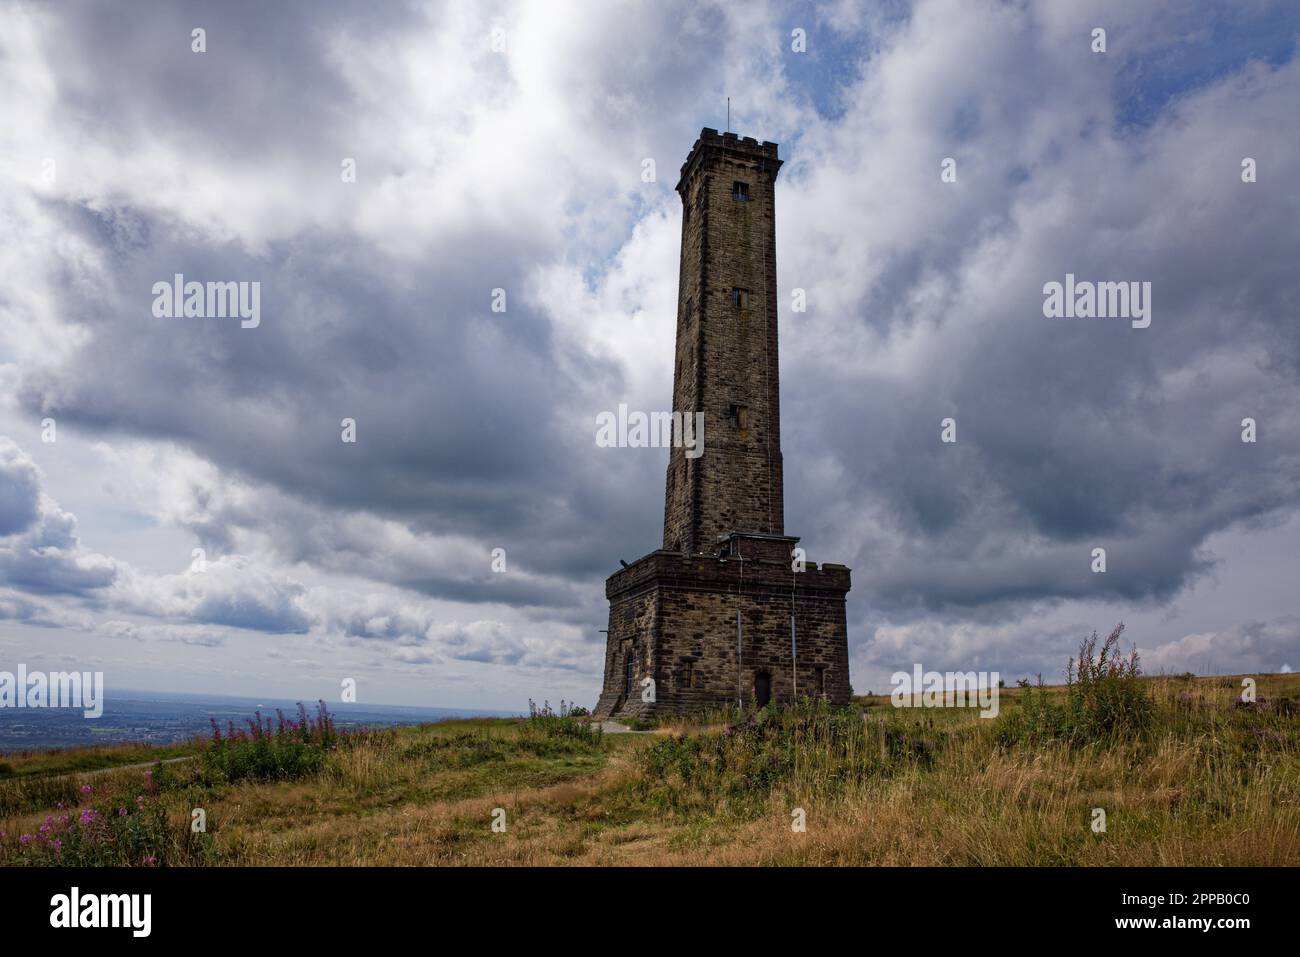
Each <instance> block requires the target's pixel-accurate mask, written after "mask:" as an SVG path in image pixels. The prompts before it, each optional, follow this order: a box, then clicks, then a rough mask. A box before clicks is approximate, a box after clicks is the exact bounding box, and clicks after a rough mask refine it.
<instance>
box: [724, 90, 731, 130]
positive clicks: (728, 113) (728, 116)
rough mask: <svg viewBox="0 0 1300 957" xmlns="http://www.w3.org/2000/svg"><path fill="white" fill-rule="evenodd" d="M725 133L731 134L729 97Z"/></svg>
mask: <svg viewBox="0 0 1300 957" xmlns="http://www.w3.org/2000/svg"><path fill="white" fill-rule="evenodd" d="M724 132H727V133H730V132H731V97H727V128H726V130H725V131H724Z"/></svg>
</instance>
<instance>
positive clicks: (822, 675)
mask: <svg viewBox="0 0 1300 957" xmlns="http://www.w3.org/2000/svg"><path fill="white" fill-rule="evenodd" d="M816 668H817V693H818V694H820V695H824V694H825V693H826V666H825V665H817V666H816Z"/></svg>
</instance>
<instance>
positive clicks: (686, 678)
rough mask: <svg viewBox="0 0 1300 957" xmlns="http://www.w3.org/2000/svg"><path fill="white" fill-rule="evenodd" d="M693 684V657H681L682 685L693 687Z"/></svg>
mask: <svg viewBox="0 0 1300 957" xmlns="http://www.w3.org/2000/svg"><path fill="white" fill-rule="evenodd" d="M694 686H695V659H694V658H683V659H682V687H683V688H693V687H694Z"/></svg>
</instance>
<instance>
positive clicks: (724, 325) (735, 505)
mask: <svg viewBox="0 0 1300 957" xmlns="http://www.w3.org/2000/svg"><path fill="white" fill-rule="evenodd" d="M780 169H781V160H780V159H779V158H778V157H777V147H776V144H775V143H767V142H764V143H759V142H757V141H756V140H754V139H751V138H750V137H744V138H741V137H738V136H737V135H736V134H734V133H723V134H719V133H718V131H717V130H711V129H707V128H706V129H704V130H702V131H701V132H700V137H699V139H698V140H696V141H695V145H694V147H692V149H691V152H690V155H689V156H688V157H687V158H686V162H685V164H684V165H683V166H682V173H681V179H680V180H679V182H678V183H677V192H678V194H679V195H680V196H681V200H682V246H681V266H680V273H679V277H678V297H677V350H676V365H675V368H674V374H673V411H674V412H680V413H682V414H683V416H684V417H691V419H692V421H695V414H696V413H702V414H703V423H704V428H703V433H702V436H701V435H697V436H696V439H697V440H699V441H700V442H701V445H702V452H699V450H698V449H697V450H696V451H697V452H698V453H699V454H696V455H694V456H693V455H691V454H688V449H687V448H685V447H682V446H680V445H676V444H675V445H674V447H673V448H672V451H671V452H670V453H669V459H668V475H667V482H666V487H665V492H664V539H663V547H662V548H660V549H658V550H656V551H654V552H651V553H650V554H649V555H646V556H645V557H643V558H641V559H639V560H638V561H636V562H634V563H632V564H631V565H627V566H626V567H625V568H624V569H623V570H622V571H619V572H615V573H614V574H613V575H611V576H610V577H609V579H608V580H607V581H606V583H605V594H606V597H608V598H609V603H610V605H609V637H608V642H607V644H606V649H605V679H604V687H603V690H602V691H601V695H600V700H599V702H598V703H597V705H596V714H597V715H598V716H600V717H608V716H645V715H650V714H662V713H680V712H685V711H692V710H702V709H706V708H710V707H717V706H720V705H730V704H737V703H740V704H745V703H754V704H757V705H764V704H767V703H768V702H769V701H771V700H776V701H792V700H794V699H795V698H796V697H803V696H821V697H825V698H828V699H830V700H831V701H832V702H834V703H838V704H843V703H847V701H848V699H849V670H848V629H847V624H846V617H845V596H846V595H847V594H848V591H849V587H850V582H849V569H847V568H845V567H844V566H843V565H832V564H823V565H822V566H821V567H818V566H817V565H816V564H814V563H812V562H809V561H807V560H806V558H805V557H804V555H803V553H802V550H800V549H798V548H796V546H797V543H798V541H799V539H798V538H795V537H793V536H788V535H786V534H785V514H784V510H785V500H784V492H783V474H784V473H783V468H782V460H781V410H780V388H779V384H780V375H779V365H778V361H777V290H776V215H775V213H776V204H775V185H776V176H777V173H778V172H779V170H780Z"/></svg>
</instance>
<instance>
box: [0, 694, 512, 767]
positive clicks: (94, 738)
mask: <svg viewBox="0 0 1300 957" xmlns="http://www.w3.org/2000/svg"><path fill="white" fill-rule="evenodd" d="M303 703H304V704H306V705H307V706H308V707H309V708H312V709H314V708H315V707H316V702H315V701H311V700H309V701H305V702H303ZM297 707H298V702H297V701H290V700H285V699H276V698H241V697H231V696H228V695H206V694H180V693H170V694H169V693H167V692H158V691H125V690H124V691H122V692H120V693H119V694H117V695H109V696H108V697H107V698H106V699H105V702H104V714H103V715H102V716H101V717H99V718H95V719H93V720H91V719H87V718H85V717H83V715H82V712H81V711H80V710H78V709H75V708H7V709H5V710H3V711H0V754H10V753H14V752H21V751H37V750H46V749H49V748H73V747H87V746H94V745H111V744H128V743H129V744H172V743H175V742H178V741H188V740H189V739H191V738H195V737H202V736H206V735H207V734H208V733H209V732H210V731H211V727H212V726H211V722H212V721H214V720H215V721H216V722H217V724H218V725H220V726H221V727H222V728H223V729H224V728H225V727H226V725H227V723H228V722H231V721H233V722H235V723H236V724H237V725H240V726H241V727H242V726H243V723H244V721H245V719H247V718H251V717H253V715H254V713H255V712H256V711H259V710H260V711H261V712H262V714H263V715H265V716H270V717H274V716H275V713H276V709H280V710H282V711H284V712H285V713H286V714H292V713H293V712H294V711H296V710H297ZM329 707H330V713H331V714H332V715H333V716H334V719H335V721H336V723H337V725H338V726H339V727H340V728H358V727H365V726H370V727H386V726H396V725H410V724H422V723H427V722H430V721H441V720H443V719H444V718H470V717H498V716H501V717H505V716H509V715H510V714H511V712H508V711H476V710H467V709H464V708H415V707H402V706H397V705H379V704H338V703H331V704H330V706H329Z"/></svg>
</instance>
